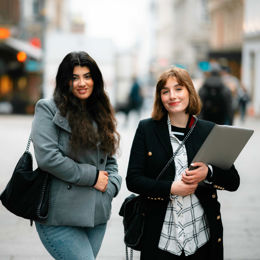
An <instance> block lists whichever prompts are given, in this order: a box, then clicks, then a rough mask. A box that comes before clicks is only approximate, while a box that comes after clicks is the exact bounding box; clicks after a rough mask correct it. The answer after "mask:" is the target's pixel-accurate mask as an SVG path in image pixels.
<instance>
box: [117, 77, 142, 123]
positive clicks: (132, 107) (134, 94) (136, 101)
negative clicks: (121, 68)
mask: <svg viewBox="0 0 260 260" xmlns="http://www.w3.org/2000/svg"><path fill="white" fill-rule="evenodd" d="M143 99H144V98H143V93H142V88H141V85H140V83H139V81H138V79H137V77H136V76H134V77H133V79H132V85H131V88H130V92H129V94H128V99H127V103H126V104H124V105H120V106H118V107H117V108H116V111H117V112H123V113H124V114H125V125H126V124H127V122H128V117H129V113H130V112H131V111H135V112H136V113H137V114H138V115H139V117H140V114H141V109H142V105H143Z"/></svg>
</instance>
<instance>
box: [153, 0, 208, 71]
mask: <svg viewBox="0 0 260 260" xmlns="http://www.w3.org/2000/svg"><path fill="white" fill-rule="evenodd" d="M155 4H156V10H157V13H156V14H157V15H156V20H157V21H158V22H157V24H156V43H155V46H156V47H155V53H156V61H157V67H158V70H159V71H161V70H164V69H165V68H168V67H169V66H180V67H184V68H186V69H188V70H189V72H190V73H191V74H192V75H194V76H196V75H197V73H199V70H200V68H199V64H200V63H201V62H204V61H206V60H207V58H208V57H207V54H208V51H209V30H210V23H209V22H210V21H209V17H208V9H207V8H208V0H197V1H192V0H165V1H160V0H155Z"/></svg>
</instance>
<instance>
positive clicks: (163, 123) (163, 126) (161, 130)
mask: <svg viewBox="0 0 260 260" xmlns="http://www.w3.org/2000/svg"><path fill="white" fill-rule="evenodd" d="M154 123H155V127H154V131H155V134H156V136H157V137H158V139H159V140H160V143H161V144H162V147H163V148H164V150H165V151H166V153H167V155H169V157H170V156H172V154H173V153H172V146H171V142H170V135H169V130H168V125H167V115H166V116H164V117H163V118H162V119H161V120H159V121H154Z"/></svg>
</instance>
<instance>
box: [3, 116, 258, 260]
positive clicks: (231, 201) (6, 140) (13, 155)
mask: <svg viewBox="0 0 260 260" xmlns="http://www.w3.org/2000/svg"><path fill="white" fill-rule="evenodd" d="M146 116H147V113H145V112H144V113H143V114H142V116H141V117H142V118H144V117H146ZM117 118H118V122H119V123H118V130H119V132H120V134H121V146H120V154H119V156H118V164H119V172H120V174H121V176H122V177H123V183H122V188H121V191H120V193H119V195H118V196H117V197H116V198H115V199H114V200H113V206H112V215H111V219H110V220H109V222H108V227H107V231H106V234H105V238H104V241H103V244H102V247H101V250H100V252H99V255H98V257H97V260H123V259H126V258H125V246H124V242H123V226H122V218H121V217H120V216H119V215H118V211H119V208H120V205H121V203H122V202H123V200H124V198H125V197H126V196H127V195H128V194H129V192H128V191H127V189H126V185H125V175H126V168H127V164H128V158H129V152H130V148H131V142H132V139H133V136H134V132H135V129H136V126H137V123H138V120H139V119H138V118H137V115H136V114H134V113H132V114H130V117H129V120H128V123H127V125H125V120H124V115H122V114H118V115H117ZM31 122H32V117H31V116H14V115H9V116H8V115H0V145H1V146H0V158H1V170H0V171H1V175H0V176H1V177H0V191H2V190H3V188H4V186H5V185H6V183H7V182H8V180H9V178H10V175H11V174H12V171H13V168H14V166H15V164H16V162H17V161H18V159H19V157H20V156H21V154H22V153H23V151H24V149H25V146H26V142H27V138H28V135H29V132H30V127H31ZM235 125H239V126H243V127H247V128H251V129H254V130H255V132H254V134H253V136H252V138H251V139H250V141H249V142H248V144H247V145H246V147H245V149H244V150H243V151H242V153H241V154H240V155H239V157H238V159H237V161H236V163H235V165H236V167H237V169H238V171H239V173H240V177H241V186H240V188H239V189H238V191H236V192H233V193H232V192H227V191H220V192H219V193H218V194H219V201H220V202H221V205H222V219H223V223H224V248H225V260H260V246H259V245H260V225H259V223H260V222H259V219H260V204H259V202H258V200H259V197H260V187H259V184H260V170H259V166H258V165H259V161H260V156H259V151H258V149H259V148H258V147H259V144H260V119H259V118H258V119H257V118H252V117H251V118H247V120H246V122H245V123H244V124H241V123H240V121H239V119H238V118H237V119H236V120H235ZM0 204H1V203H0ZM151 232H152V230H151ZM138 256H139V253H138V252H134V259H135V260H137V259H139V257H138ZM50 259H52V258H51V257H50V256H49V255H48V253H47V252H46V250H45V249H44V247H43V246H42V244H41V242H40V240H39V238H38V235H37V232H36V231H35V227H34V226H33V227H31V226H30V224H29V221H27V220H24V219H22V218H19V217H16V216H15V215H13V214H11V213H9V212H8V211H7V210H6V209H5V208H4V207H3V206H2V204H1V205H0V260H50ZM75 260H76V259H75ZM151 260H152V259H151ZM209 260H210V259H209Z"/></svg>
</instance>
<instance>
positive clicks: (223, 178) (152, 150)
mask: <svg viewBox="0 0 260 260" xmlns="http://www.w3.org/2000/svg"><path fill="white" fill-rule="evenodd" d="M213 126H214V123H212V122H208V121H204V120H198V122H197V125H196V127H195V128H194V130H193V132H192V133H191V135H190V137H189V138H188V140H187V141H186V143H185V147H186V150H187V155H188V163H189V164H190V163H191V161H192V158H193V157H194V155H195V154H196V152H197V151H198V149H199V148H200V146H201V145H202V143H203V142H204V140H205V139H206V137H207V136H208V134H209V133H210V131H211V129H212V128H213ZM172 154H173V152H172V146H171V143H170V137H169V132H168V125H167V117H166V116H165V117H164V118H163V119H162V120H159V121H155V120H153V119H145V120H142V121H140V123H139V125H138V128H137V130H136V134H135V137H134V140H133V144H132V148H131V154H130V159H129V165H128V171H127V177H126V184H127V187H128V189H129V190H130V191H132V192H135V193H138V194H141V195H143V196H144V197H149V199H147V200H146V206H147V214H146V223H145V231H144V245H143V249H142V252H141V259H142V260H151V259H152V260H157V259H158V260H159V259H160V260H163V259H171V254H170V253H165V252H163V251H161V250H160V249H158V243H159V238H160V233H161V229H162V224H163V220H164V216H165V212H166V208H167V204H168V202H169V194H170V189H171V185H172V182H173V180H174V177H175V166H174V163H172V164H171V165H170V167H169V168H168V169H167V171H166V172H165V174H164V175H163V176H162V178H160V180H158V181H156V180H155V178H156V177H157V175H158V174H159V173H160V171H161V169H162V168H163V167H164V165H165V164H166V163H167V161H168V160H169V159H170V157H171V156H172ZM213 172H214V175H213V184H211V185H209V184H202V185H201V184H199V186H198V188H197V190H196V192H195V194H196V196H197V197H198V199H199V201H200V203H201V205H202V207H203V209H204V211H205V214H206V216H207V219H208V223H209V227H210V235H211V238H210V241H209V243H210V251H211V255H210V258H209V259H211V260H215V259H216V260H221V259H223V227H222V221H221V215H220V204H219V202H218V200H217V198H218V196H217V191H216V190H217V189H220V190H224V189H225V190H228V191H235V190H236V189H237V188H238V186H239V182H240V181H239V175H238V173H237V170H236V169H235V167H234V166H232V167H231V168H230V169H229V170H222V169H220V168H218V167H215V166H213ZM151 198H152V199H151Z"/></svg>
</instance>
